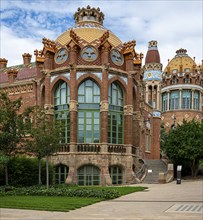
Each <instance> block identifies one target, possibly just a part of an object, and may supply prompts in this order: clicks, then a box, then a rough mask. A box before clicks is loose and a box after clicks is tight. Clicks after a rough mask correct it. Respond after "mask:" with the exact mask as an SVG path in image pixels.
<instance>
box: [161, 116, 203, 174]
mask: <svg viewBox="0 0 203 220" xmlns="http://www.w3.org/2000/svg"><path fill="white" fill-rule="evenodd" d="M162 138H163V142H162V150H163V151H164V152H165V153H166V154H167V156H168V157H169V159H171V160H172V161H173V162H174V163H176V162H180V161H184V162H188V164H189V166H190V168H191V172H192V175H193V176H195V175H196V174H197V172H198V166H199V161H200V160H201V159H202V158H203V122H197V121H195V120H191V121H189V122H187V121H185V120H184V121H183V123H182V124H181V125H178V126H177V128H176V129H171V130H170V131H169V133H168V134H166V133H165V134H164V136H163V137H162Z"/></svg>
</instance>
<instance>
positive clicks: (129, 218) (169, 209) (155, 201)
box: [0, 180, 203, 220]
mask: <svg viewBox="0 0 203 220" xmlns="http://www.w3.org/2000/svg"><path fill="white" fill-rule="evenodd" d="M141 185H143V186H148V187H149V189H148V190H146V191H144V192H137V193H132V194H129V195H126V196H122V197H120V198H118V199H115V200H111V201H104V202H100V203H97V204H94V205H91V206H87V207H84V208H80V209H77V210H73V211H70V212H66V213H65V212H47V211H30V210H19V209H18V210H14V209H1V210H0V219H1V220H48V219H49V220H65V219H66V220H172V219H173V220H191V219H192V220H202V219H203V181H201V180H199V181H182V183H181V184H176V182H172V183H169V184H149V185H146V184H141Z"/></svg>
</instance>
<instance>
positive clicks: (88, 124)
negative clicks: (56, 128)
mask: <svg viewBox="0 0 203 220" xmlns="http://www.w3.org/2000/svg"><path fill="white" fill-rule="evenodd" d="M78 104H79V105H78V142H79V143H98V142H100V89H99V87H98V85H97V84H96V83H95V82H93V81H92V80H89V79H88V80H86V81H85V82H83V83H82V84H81V85H80V87H79V89H78Z"/></svg>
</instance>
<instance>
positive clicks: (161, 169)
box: [142, 160, 167, 184]
mask: <svg viewBox="0 0 203 220" xmlns="http://www.w3.org/2000/svg"><path fill="white" fill-rule="evenodd" d="M144 162H145V165H146V168H147V170H148V171H147V175H146V177H145V178H144V180H143V181H142V182H143V183H148V184H149V183H159V173H166V172H167V166H166V164H165V163H164V162H163V161H162V160H144Z"/></svg>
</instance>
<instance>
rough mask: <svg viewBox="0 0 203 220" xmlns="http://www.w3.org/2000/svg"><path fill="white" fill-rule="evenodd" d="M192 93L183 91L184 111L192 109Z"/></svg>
mask: <svg viewBox="0 0 203 220" xmlns="http://www.w3.org/2000/svg"><path fill="white" fill-rule="evenodd" d="M191 101H192V93H191V91H190V90H183V94H182V109H191V105H192V102H191Z"/></svg>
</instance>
